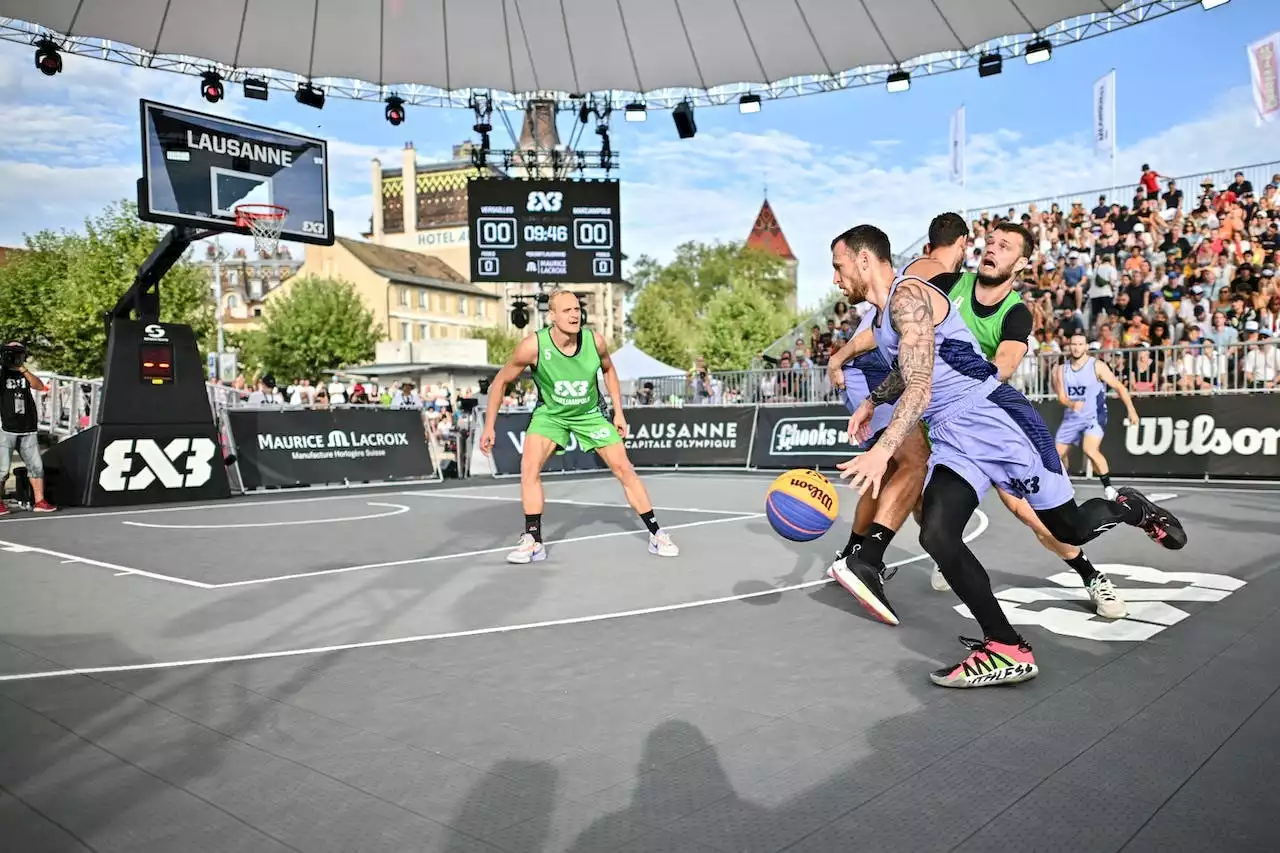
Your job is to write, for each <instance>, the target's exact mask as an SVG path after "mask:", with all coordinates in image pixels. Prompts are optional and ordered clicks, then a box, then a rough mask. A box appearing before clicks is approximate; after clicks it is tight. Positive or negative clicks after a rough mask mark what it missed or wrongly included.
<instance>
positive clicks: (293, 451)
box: [227, 409, 435, 489]
mask: <svg viewBox="0 0 1280 853" xmlns="http://www.w3.org/2000/svg"><path fill="white" fill-rule="evenodd" d="M227 417H228V420H229V423H230V425H231V436H232V439H233V440H234V442H235V446H236V457H237V459H238V460H239V465H240V479H241V482H243V483H244V487H245V488H246V489H255V488H261V487H263V486H297V485H316V484H320V483H345V482H351V483H361V482H367V481H373V480H409V479H419V478H422V477H430V476H431V475H432V474H434V473H435V468H434V467H433V466H432V464H431V451H430V449H429V448H428V447H427V435H426V429H425V427H424V426H423V423H422V412H420V411H416V410H412V409H295V410H289V409H231V410H229V411H228V412H227Z"/></svg>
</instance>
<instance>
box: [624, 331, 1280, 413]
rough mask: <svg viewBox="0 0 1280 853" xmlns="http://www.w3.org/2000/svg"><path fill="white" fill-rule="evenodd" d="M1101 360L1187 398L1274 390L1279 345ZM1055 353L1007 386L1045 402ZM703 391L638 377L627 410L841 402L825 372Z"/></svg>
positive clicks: (752, 378) (1174, 349) (1025, 364)
mask: <svg viewBox="0 0 1280 853" xmlns="http://www.w3.org/2000/svg"><path fill="white" fill-rule="evenodd" d="M1090 354H1091V355H1094V356H1096V357H1098V358H1099V359H1101V360H1102V361H1103V362H1104V363H1105V364H1106V365H1107V366H1108V367H1110V368H1111V369H1112V371H1113V372H1114V373H1115V374H1116V377H1117V378H1118V379H1120V381H1121V382H1122V383H1123V384H1124V386H1125V388H1126V389H1128V391H1129V393H1130V394H1132V395H1133V396H1135V397H1137V396H1170V395H1174V394H1187V393H1206V394H1207V393H1246V392H1255V391H1263V392H1280V340H1265V341H1256V342H1240V343H1235V344H1231V345H1229V346H1227V347H1226V348H1225V351H1220V350H1218V349H1217V348H1216V347H1214V346H1213V345H1212V343H1211V342H1206V341H1201V342H1200V343H1197V344H1175V345H1172V346H1163V347H1128V348H1118V349H1106V350H1100V351H1096V352H1092V353H1090ZM1066 358H1067V356H1066V353H1063V352H1029V353H1028V354H1027V356H1026V357H1025V358H1024V359H1023V360H1022V364H1021V365H1020V366H1019V367H1018V369H1017V370H1016V371H1014V374H1013V376H1011V377H1010V378H1009V384H1010V385H1012V386H1013V387H1015V388H1017V389H1018V390H1019V391H1021V392H1022V393H1024V394H1026V395H1027V396H1028V397H1029V398H1031V399H1032V400H1045V399H1052V398H1054V397H1055V396H1056V395H1055V394H1054V391H1053V379H1052V377H1053V370H1054V368H1057V367H1060V366H1061V365H1062V364H1063V362H1064V361H1065V360H1066ZM711 380H712V381H711V387H710V394H707V395H702V394H699V393H697V392H696V391H695V388H694V386H693V384H692V382H691V381H690V380H688V379H686V378H684V377H680V376H665V377H654V378H652V379H641V380H638V381H637V382H636V386H637V387H641V386H643V385H644V384H645V383H652V384H653V402H652V403H649V402H644V401H642V399H641V398H639V397H637V396H636V395H631V396H630V397H629V398H628V399H627V400H626V402H627V403H628V404H629V405H654V406H693V405H721V406H733V405H760V406H768V405H775V404H791V405H794V404H804V403H829V402H838V401H839V400H840V399H841V396H840V392H839V391H838V390H837V389H835V388H833V386H832V385H831V381H830V379H829V378H828V376H827V369H826V368H825V367H805V368H791V369H777V368H775V369H770V370H737V371H725V372H723V373H713V374H712V375H711Z"/></svg>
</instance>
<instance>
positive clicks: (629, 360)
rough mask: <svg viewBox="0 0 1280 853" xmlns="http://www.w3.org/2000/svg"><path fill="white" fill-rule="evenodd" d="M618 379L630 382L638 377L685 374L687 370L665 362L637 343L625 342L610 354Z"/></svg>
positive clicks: (647, 377) (651, 377) (649, 377)
mask: <svg viewBox="0 0 1280 853" xmlns="http://www.w3.org/2000/svg"><path fill="white" fill-rule="evenodd" d="M609 358H610V360H611V361H612V362H613V367H614V369H615V370H617V371H618V379H619V380H620V381H622V382H630V381H632V380H636V379H653V378H656V377H659V376H683V375H684V374H685V371H683V370H681V369H680V368H678V367H672V366H671V365H669V364H663V363H662V362H661V361H658V360H657V359H656V358H654V357H653V356H651V355H649V354H648V353H647V352H645V351H644V350H642V349H640V348H639V347H637V346H636V345H635V344H625V345H623V346H621V347H619V348H618V349H617V350H615V351H614V352H612V353H610V354H609Z"/></svg>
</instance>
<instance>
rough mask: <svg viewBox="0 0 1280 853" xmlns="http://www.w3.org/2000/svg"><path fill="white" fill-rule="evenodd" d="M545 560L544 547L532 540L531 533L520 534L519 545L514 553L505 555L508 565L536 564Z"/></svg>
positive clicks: (545, 549) (545, 552)
mask: <svg viewBox="0 0 1280 853" xmlns="http://www.w3.org/2000/svg"><path fill="white" fill-rule="evenodd" d="M545 559H547V548H546V546H545V545H543V544H542V543H541V542H539V541H537V540H536V539H534V538H533V534H531V533H524V534H521V536H520V544H519V545H517V546H516V549H515V550H514V551H512V552H511V553H509V554H507V562H508V563H536V562H538V561H539V560H545Z"/></svg>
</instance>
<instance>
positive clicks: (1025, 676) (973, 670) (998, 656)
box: [929, 637, 1040, 687]
mask: <svg viewBox="0 0 1280 853" xmlns="http://www.w3.org/2000/svg"><path fill="white" fill-rule="evenodd" d="M960 642H961V643H963V644H964V645H965V647H966V648H968V649H969V655H968V656H967V657H966V658H965V659H964V660H962V661H960V663H958V664H956V665H955V666H949V667H947V668H946V669H939V670H935V671H934V672H931V673H929V680H930V681H932V682H933V683H934V684H937V685H938V686H939V687H994V686H996V685H999V684H1017V683H1018V682H1019V681H1027V680H1029V679H1032V678H1035V677H1036V675H1038V674H1039V672H1040V669H1039V668H1038V667H1037V666H1036V659H1035V657H1033V656H1032V654H1031V646H1029V645H1028V644H1027V641H1026V640H1022V641H1021V642H1019V643H1018V644H1017V645H1016V646H1015V645H1010V644H1008V643H997V642H996V641H995V640H971V639H969V638H968V637H961V638H960Z"/></svg>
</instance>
